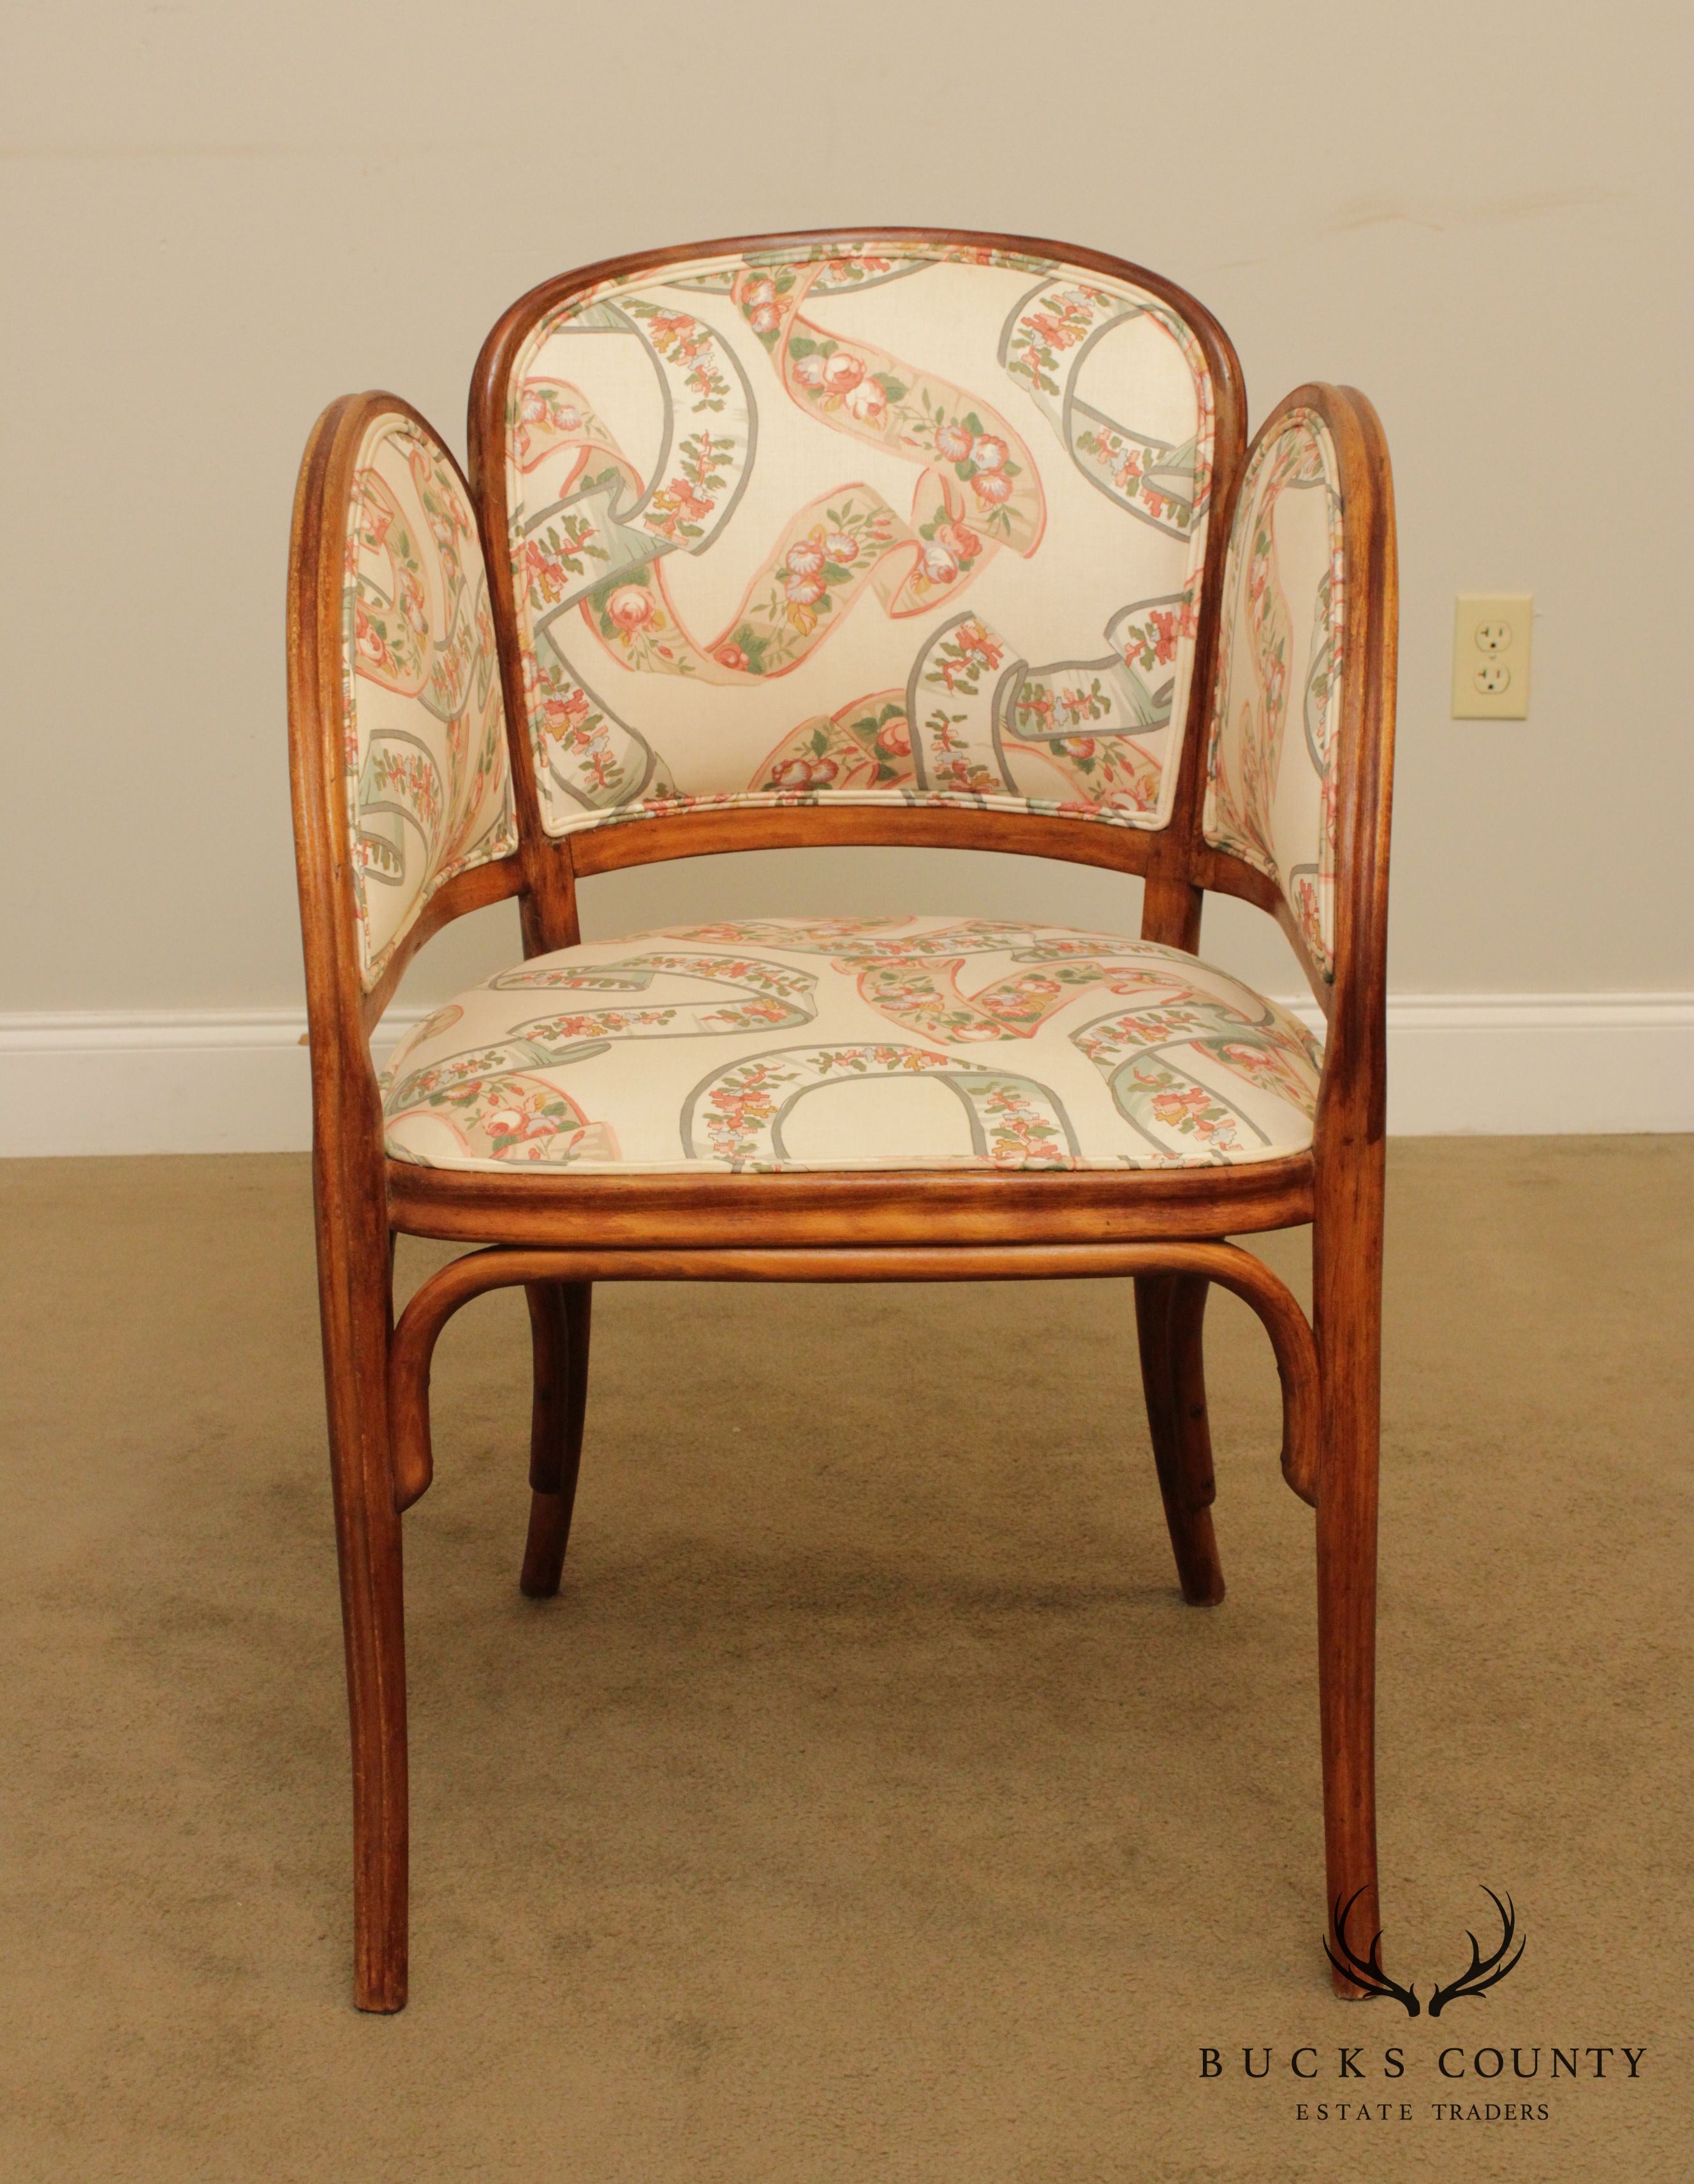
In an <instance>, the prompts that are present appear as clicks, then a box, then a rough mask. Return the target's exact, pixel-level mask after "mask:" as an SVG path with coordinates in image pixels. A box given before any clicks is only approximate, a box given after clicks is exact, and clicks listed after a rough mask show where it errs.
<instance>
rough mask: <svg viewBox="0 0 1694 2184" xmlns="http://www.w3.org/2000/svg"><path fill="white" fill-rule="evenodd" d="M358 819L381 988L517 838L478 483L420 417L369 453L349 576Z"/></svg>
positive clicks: (361, 917)
mask: <svg viewBox="0 0 1694 2184" xmlns="http://www.w3.org/2000/svg"><path fill="white" fill-rule="evenodd" d="M342 610H343V624H344V643H343V680H344V687H343V714H344V733H345V737H346V750H345V754H344V755H345V766H346V777H347V798H348V831H349V833H350V835H351V838H352V849H353V879H354V896H355V900H356V904H357V909H358V929H359V953H360V959H361V966H360V967H361V970H362V972H363V975H364V979H365V985H366V987H367V988H369V987H371V986H372V985H374V984H375V983H376V980H377V979H378V978H380V976H381V975H382V968H383V966H384V964H385V963H386V962H387V960H388V957H389V956H390V954H391V953H392V951H393V948H394V945H395V944H396V943H397V942H398V940H399V939H402V938H403V937H404V933H406V931H407V929H408V928H409V927H410V925H411V923H412V921H413V920H414V918H415V917H416V916H417V915H418V912H419V911H421V909H422V908H423V906H424V905H425V904H426V902H427V901H428V900H429V898H430V897H431V895H432V894H434V892H435V890H436V889H437V888H438V887H440V886H441V885H442V884H443V882H445V881H447V880H449V879H451V878H452V877H453V876H454V873H455V872H465V871H467V870H469V868H470V867H471V866H473V865H480V864H486V863H487V862H488V861H489V860H490V859H492V858H494V857H500V856H504V855H508V854H509V853H510V851H511V850H515V848H516V847H517V819H516V814H515V811H514V809H513V804H512V784H511V774H510V766H509V763H508V760H507V756H506V741H505V715H504V710H503V709H502V706H501V701H500V682H499V668H498V666H497V664H496V655H495V651H494V630H493V620H492V618H491V616H490V611H489V604H488V574H487V571H486V570H485V568H484V566H483V562H482V549H481V547H480V546H479V545H478V543H477V540H476V521H475V519H474V518H473V516H472V515H471V504H470V502H469V500H468V499H466V497H465V489H464V487H463V486H462V485H461V484H460V481H459V478H458V476H457V474H456V473H455V472H454V469H453V466H452V465H451V464H450V463H449V461H448V460H447V458H446V456H445V455H444V454H443V452H442V450H441V449H440V448H438V447H437V445H436V443H434V442H433V441H432V439H431V438H430V437H428V435H427V434H426V433H424V432H420V431H419V430H418V428H417V427H416V426H415V425H413V424H412V423H411V421H410V420H409V419H406V418H404V417H398V416H394V415H387V416H379V417H377V418H376V419H374V420H373V421H372V422H371V426H370V427H369V428H368V430H367V431H366V432H365V439H364V442H363V443H362V445H361V446H360V448H359V452H358V455H357V457H356V459H355V463H354V479H353V488H352V494H351V499H350V504H349V508H348V531H347V557H346V565H345V573H344V577H343V587H342Z"/></svg>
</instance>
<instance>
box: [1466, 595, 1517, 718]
mask: <svg viewBox="0 0 1694 2184" xmlns="http://www.w3.org/2000/svg"><path fill="white" fill-rule="evenodd" d="M1534 619H1535V601H1534V599H1532V598H1531V597H1530V594H1529V593H1528V592H1464V593H1461V594H1460V595H1459V598H1458V599H1457V601H1456V602H1455V603H1454V611H1453V718H1454V719H1455V720H1456V721H1526V720H1528V718H1529V717H1530V625H1531V623H1532V622H1533V621H1534Z"/></svg>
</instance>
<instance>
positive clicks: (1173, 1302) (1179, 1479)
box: [1135, 1274, 1223, 1607]
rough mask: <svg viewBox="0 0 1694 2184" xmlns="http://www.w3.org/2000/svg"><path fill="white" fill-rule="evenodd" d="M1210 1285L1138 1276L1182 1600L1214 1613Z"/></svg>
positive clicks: (1155, 1436)
mask: <svg viewBox="0 0 1694 2184" xmlns="http://www.w3.org/2000/svg"><path fill="white" fill-rule="evenodd" d="M1209 1287H1210V1284H1209V1283H1208V1282H1207V1280H1206V1277H1205V1275H1203V1274H1138V1275H1137V1276H1136V1277H1135V1331H1136V1334H1137V1336H1138V1338H1139V1340H1140V1349H1141V1387H1142V1391H1143V1393H1144V1394H1145V1397H1146V1401H1147V1428H1148V1431H1149V1433H1150V1434H1151V1436H1152V1442H1153V1461H1154V1463H1155V1464H1156V1466H1157V1468H1158V1474H1159V1493H1160V1496H1161V1497H1162V1500H1163V1502H1164V1505H1165V1522H1166V1524H1167V1525H1168V1526H1169V1528H1170V1535H1171V1546H1172V1549H1173V1552H1174V1553H1175V1555H1176V1565H1177V1575H1178V1577H1179V1580H1181V1584H1182V1596H1183V1598H1184V1600H1185V1601H1187V1602H1189V1604H1190V1607H1216V1605H1217V1604H1218V1602H1219V1601H1220V1600H1222V1599H1223V1564H1222V1563H1220V1562H1219V1560H1218V1541H1217V1540H1216V1538H1215V1536H1214V1535H1213V1533H1212V1500H1213V1497H1214V1496H1215V1495H1216V1492H1217V1488H1216V1485H1215V1484H1214V1481H1213V1479H1212V1431H1211V1427H1210V1424H1208V1421H1207V1418H1206V1368H1205V1362H1204V1354H1203V1351H1202V1349H1201V1325H1202V1323H1203V1320H1204V1318H1205V1313H1206V1292H1207V1290H1208V1289H1209Z"/></svg>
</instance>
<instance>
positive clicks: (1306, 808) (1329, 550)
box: [1203, 409, 1346, 978]
mask: <svg viewBox="0 0 1694 2184" xmlns="http://www.w3.org/2000/svg"><path fill="white" fill-rule="evenodd" d="M1345 610H1346V568H1345V565H1344V557H1343V554H1342V532H1341V495H1340V477H1339V471H1338V467H1337V464H1336V459H1335V443H1334V442H1333V440H1332V439H1331V438H1330V436H1329V427H1328V426H1326V425H1325V424H1324V422H1323V419H1322V418H1321V417H1320V416H1318V414H1317V412H1316V411H1315V410H1312V409H1291V410H1290V412H1289V414H1288V415H1287V416H1286V417H1285V418H1284V420H1283V421H1282V423H1281V425H1280V426H1279V428H1278V430H1277V431H1276V432H1273V433H1272V434H1271V435H1270V436H1269V437H1268V438H1266V439H1264V440H1263V441H1262V442H1261V443H1260V444H1259V446H1258V447H1257V448H1256V449H1255V450H1254V453H1253V457H1252V460H1251V462H1250V463H1249V464H1248V465H1247V469H1246V473H1245V476H1244V477H1243V479H1242V482H1241V495H1240V500H1239V501H1238V502H1237V504H1236V509H1235V519H1234V526H1233V527H1232V529H1231V532H1230V538H1229V560H1228V562H1227V565H1226V566H1225V570H1224V577H1223V639H1222V645H1221V649H1220V666H1219V672H1218V694H1217V698H1216V700H1215V704H1214V708H1213V711H1212V724H1211V732H1210V735H1209V738H1208V741H1207V750H1206V808H1205V815H1204V820H1203V826H1204V829H1205V834H1206V840H1207V841H1208V842H1210V843H1211V844H1212V845H1213V846H1214V847H1215V848H1218V849H1220V850H1234V853H1235V855H1237V856H1238V857H1242V858H1245V861H1247V863H1249V864H1250V865H1252V866H1256V867H1257V870H1258V871H1260V872H1263V873H1264V874H1265V875H1266V877H1268V878H1269V879H1273V880H1274V881H1275V882H1276V883H1277V885H1278V887H1279V888H1280V889H1281V890H1282V893H1283V896H1284V900H1286V902H1287V904H1288V906H1289V908H1290V910H1291V911H1293V912H1294V915H1295V917H1296V921H1297V922H1298V924H1299V927H1300V930H1301V933H1302V934H1303V935H1304V937H1305V940H1306V944H1307V948H1308V949H1309V950H1311V954H1312V961H1314V962H1315V963H1316V964H1317V965H1318V967H1319V968H1320V969H1321V970H1322V972H1323V975H1324V976H1325V977H1326V978H1333V977H1334V976H1335V827H1336V811H1335V784H1336V768H1335V757H1336V748H1335V746H1336V736H1337V732H1338V728H1339V724H1340V706H1341V674H1342V669H1343V665H1344V663H1343V660H1342V656H1341V655H1342V637H1343V633H1344V630H1345V626H1346V625H1345Z"/></svg>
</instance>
